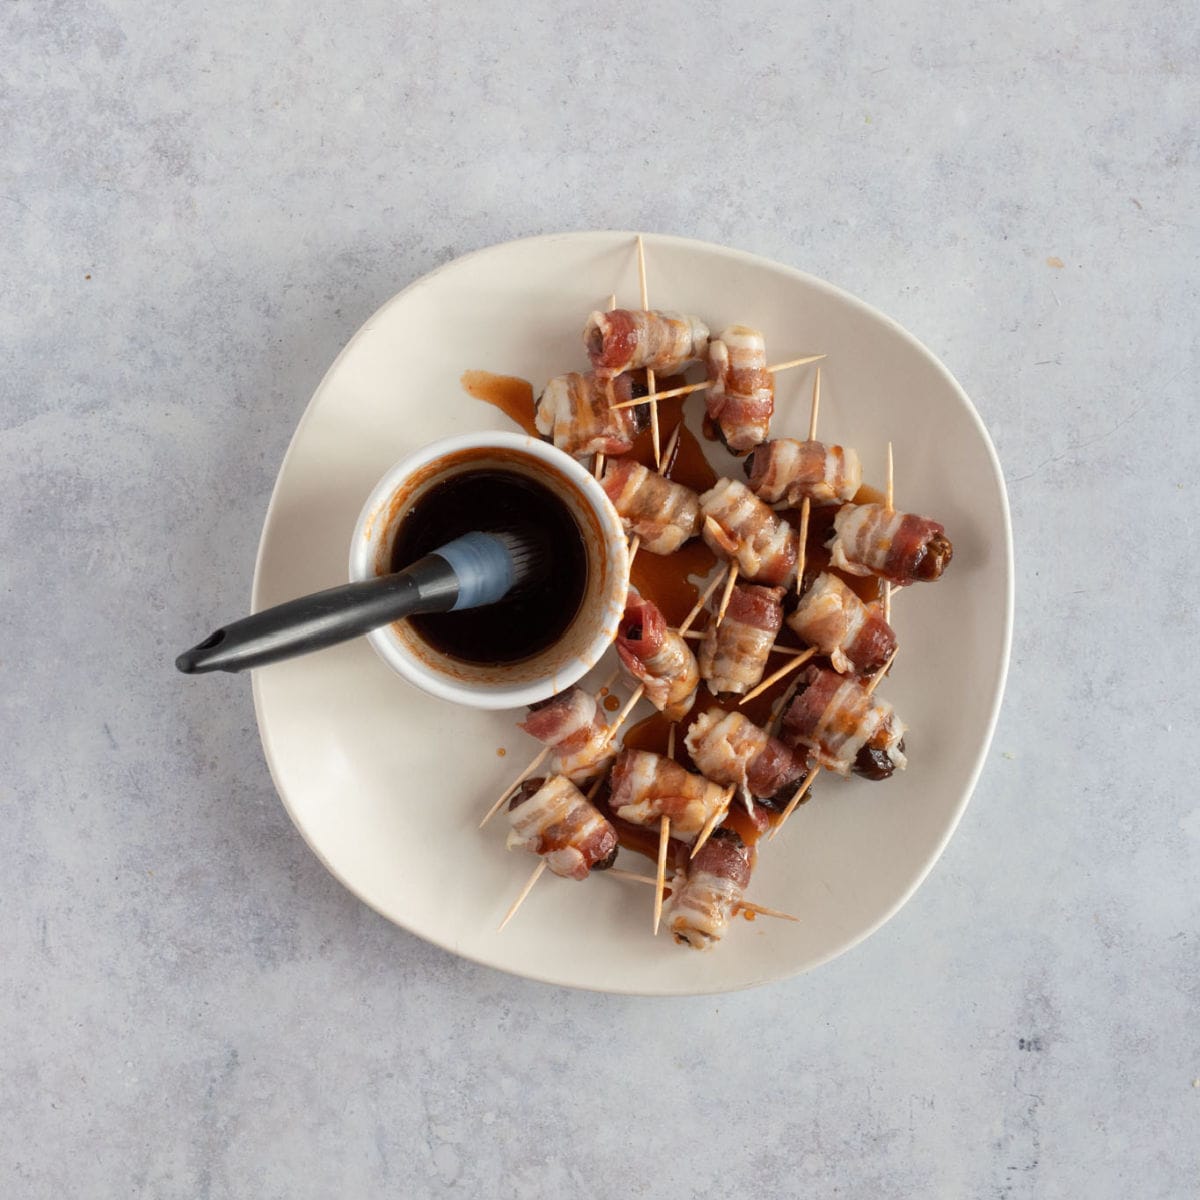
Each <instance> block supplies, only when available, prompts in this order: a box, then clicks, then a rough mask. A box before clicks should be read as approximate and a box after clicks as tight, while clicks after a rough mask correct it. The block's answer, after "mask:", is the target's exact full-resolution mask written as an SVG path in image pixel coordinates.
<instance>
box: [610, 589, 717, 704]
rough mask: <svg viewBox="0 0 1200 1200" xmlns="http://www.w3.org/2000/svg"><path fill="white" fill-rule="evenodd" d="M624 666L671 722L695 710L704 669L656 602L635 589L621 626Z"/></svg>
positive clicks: (619, 643) (619, 647)
mask: <svg viewBox="0 0 1200 1200" xmlns="http://www.w3.org/2000/svg"><path fill="white" fill-rule="evenodd" d="M617 656H618V657H619V658H620V660H621V665H622V666H623V667H624V668H625V670H626V671H628V672H629V674H630V675H632V676H633V678H634V679H636V680H637V681H638V682H639V683H641V684H642V685H643V687H644V688H645V689H646V698H647V699H648V700H649V701H650V703H651V704H653V705H654V707H655V708H657V709H658V710H659V712H661V713H662V714H663V715H664V716H666V717H667V718H668V720H671V721H678V720H679V719H680V718H681V717H684V716H686V715H687V713H688V712H689V711H690V710H691V707H692V703H693V702H694V701H695V699H696V689H697V688H698V687H699V686H700V668H699V666H697V664H696V656H695V655H694V654H693V653H692V650H691V647H690V646H689V645H688V644H687V642H686V641H684V639H683V638H682V637H681V636H680V635H679V634H678V633H675V632H674V631H672V630H670V629H668V628H667V619H666V617H664V616H663V615H662V612H661V611H660V610H659V608H658V606H657V605H656V604H653V603H652V602H651V601H649V600H643V599H642V597H641V596H640V595H638V593H637V592H636V591H631V592H630V593H629V596H628V598H627V599H626V601H625V615H624V616H623V617H622V618H621V624H620V626H619V627H618V629H617Z"/></svg>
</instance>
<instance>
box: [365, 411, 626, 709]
mask: <svg viewBox="0 0 1200 1200" xmlns="http://www.w3.org/2000/svg"><path fill="white" fill-rule="evenodd" d="M479 470H499V471H509V472H514V473H516V474H519V475H524V476H527V477H528V478H530V479H532V480H534V481H535V482H537V483H540V484H542V485H543V486H545V487H546V488H548V489H549V490H550V491H551V492H552V493H553V494H554V495H555V496H556V497H557V498H558V499H559V500H561V501H562V503H563V504H564V505H565V506H566V508H567V510H568V511H569V512H570V514H571V516H572V517H573V518H574V520H575V523H576V525H578V527H579V530H580V533H581V534H582V537H583V544H584V548H585V551H586V556H587V583H586V586H585V588H584V593H583V600H582V602H581V603H580V605H579V611H578V612H577V613H576V614H575V618H574V620H573V621H572V622H571V623H570V625H568V626H567V628H566V630H565V631H564V632H563V634H562V636H561V637H559V638H558V640H557V641H555V642H553V643H552V644H551V645H549V646H547V647H545V648H544V649H542V650H540V651H539V652H538V653H536V654H534V655H532V656H531V657H529V658H526V659H522V660H521V661H520V662H513V663H497V664H490V663H488V664H485V663H472V662H465V661H463V660H461V659H458V658H452V657H450V656H449V655H447V654H444V653H442V652H441V651H440V650H438V649H437V648H435V647H434V646H432V645H430V644H429V643H428V642H427V641H425V640H424V639H423V638H422V637H421V636H420V635H419V634H418V633H417V631H416V630H415V629H414V628H413V626H412V624H411V622H409V621H395V622H393V623H392V624H391V625H387V626H384V627H383V628H381V629H375V630H373V631H372V632H371V633H369V634H367V640H368V641H369V642H370V643H371V645H372V646H373V647H374V648H375V652H376V653H377V654H378V655H379V657H380V658H382V659H383V661H384V662H385V663H387V664H388V666H389V667H391V668H392V669H393V670H394V671H396V672H397V673H398V674H399V675H401V676H402V677H403V678H404V679H406V680H408V682H409V683H411V684H414V685H415V686H417V687H419V688H421V689H422V690H423V691H426V692H428V693H429V694H430V695H431V696H437V697H438V698H439V699H441V700H450V701H452V702H453V703H455V704H466V705H470V706H471V707H473V708H490V709H502V708H519V707H520V706H522V705H525V704H536V703H537V702H538V701H539V700H547V699H549V698H550V697H551V696H553V695H556V694H557V693H558V692H561V691H562V690H563V689H564V688H568V687H570V686H571V684H573V683H576V682H577V681H578V680H579V679H581V678H582V677H583V676H584V675H586V674H587V672H588V671H590V670H591V669H592V667H594V666H595V665H596V663H597V662H599V661H600V658H601V656H602V655H603V654H604V652H605V650H607V649H608V647H609V646H610V645H612V642H613V639H614V638H615V637H616V635H617V625H618V623H619V622H620V620H621V616H622V614H623V613H624V611H625V597H626V593H627V592H628V590H629V552H628V547H627V546H626V543H625V532H624V530H623V528H622V526H621V519H620V517H618V516H617V513H616V510H615V509H614V508H613V506H612V503H611V502H610V501H609V499H608V497H607V496H606V495H605V494H604V489H603V488H602V487H601V486H600V485H599V483H597V482H596V480H595V479H593V478H592V476H591V474H590V473H589V472H587V471H585V470H584V469H583V467H581V466H580V465H579V463H577V462H576V461H575V460H574V459H573V458H571V457H570V456H569V455H567V454H564V453H563V452H562V451H561V450H558V449H556V448H555V447H554V446H551V445H550V444H549V443H547V442H543V441H539V440H538V439H537V438H533V437H529V436H527V435H526V434H522V433H496V432H491V433H477V434H464V435H462V436H459V437H450V438H443V439H442V440H441V441H438V442H434V443H432V444H431V445H429V446H426V447H424V449H421V450H418V451H416V452H415V453H413V454H410V455H409V456H408V457H407V458H403V459H401V460H400V461H399V462H398V463H396V465H395V466H394V467H392V468H391V470H389V471H388V472H387V474H385V475H384V477H383V478H382V479H381V480H380V481H379V483H378V484H377V485H376V486H375V490H374V491H373V492H372V493H371V495H370V496H369V497H368V499H367V502H366V504H365V505H364V506H363V510H362V512H361V513H360V514H359V518H358V523H357V524H356V525H355V527H354V537H353V540H352V541H351V543H350V579H351V580H352V581H357V580H361V579H372V578H374V577H375V576H377V575H386V574H387V573H388V572H389V571H390V570H391V560H392V548H393V542H394V540H395V536H396V531H397V529H399V527H400V524H401V523H402V522H403V521H404V519H405V517H406V516H407V515H408V513H409V512H410V510H411V509H412V507H413V505H414V504H416V503H417V502H418V501H419V500H420V499H421V497H422V496H424V495H425V494H426V493H427V492H428V491H429V490H430V489H431V488H433V487H436V486H437V485H438V484H440V483H443V482H444V481H445V480H447V479H450V478H452V477H453V476H455V475H458V474H461V473H463V472H466V471H479ZM447 540H449V539H447Z"/></svg>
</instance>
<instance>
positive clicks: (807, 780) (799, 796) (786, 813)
mask: <svg viewBox="0 0 1200 1200" xmlns="http://www.w3.org/2000/svg"><path fill="white" fill-rule="evenodd" d="M820 771H821V764H820V763H817V765H816V766H815V767H813V768H812V770H811V771H809V773H808V774H807V775H805V777H804V782H803V783H802V784H801V785H800V787H799V788H798V789H797V791H796V794H795V795H794V796H793V797H792V798H791V799H790V800H789V801H788V806H787V808H785V809H784V810H783V815H782V816H781V817H780V818H779V821H778V823H777V824H776V826H775V828H774V829H772V830H771V832H770V834H769V835H768V839H767V840H768V841H771V840H774V838H775V835H776V834H777V833H778V832H779V831H780V830H781V829H782V828H783V823H784V822H785V821H786V820H787V819H788V817H790V816H791V815H792V813H794V812H795V811H796V806H797V805H798V804H799V803H800V801H801V800H803V799H804V796H805V793H807V791H808V789H809V788H810V787H812V781H813V780H814V779H816V777H817V776H818V775H819V774H820Z"/></svg>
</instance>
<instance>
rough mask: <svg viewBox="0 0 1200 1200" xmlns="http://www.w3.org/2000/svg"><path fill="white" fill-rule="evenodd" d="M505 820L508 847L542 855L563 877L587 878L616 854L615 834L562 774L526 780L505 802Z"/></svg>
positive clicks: (609, 861) (607, 863)
mask: <svg viewBox="0 0 1200 1200" xmlns="http://www.w3.org/2000/svg"><path fill="white" fill-rule="evenodd" d="M508 820H509V824H510V825H511V826H512V828H511V829H510V830H509V834H508V840H507V843H506V845H507V846H508V849H509V850H515V849H518V848H519V849H521V850H528V851H530V852H532V853H533V854H538V855H540V856H541V857H542V858H544V859H545V860H546V866H548V867H549V868H550V870H551V871H553V872H554V873H555V875H561V876H562V877H563V878H564V879H586V878H587V875H588V872H589V871H593V870H596V871H600V870H603V869H604V868H605V867H611V866H612V864H613V859H615V858H616V856H617V831H616V830H615V829H614V828H613V827H612V825H611V824H610V823H609V822H608V821H607V820H605V818H604V816H603V815H602V814H601V813H600V810H599V809H597V808H596V807H595V806H594V805H592V804H590V803H589V802H588V800H587V799H586V797H585V796H584V794H583V793H582V792H581V791H580V790H579V789H578V788H577V787H576V786H575V785H574V784H573V783H572V782H571V781H570V780H569V779H564V778H563V776H561V775H553V776H551V777H550V778H549V779H527V780H526V781H525V782H524V783H523V784H522V785H521V787H520V789H519V790H518V791H517V794H516V795H515V796H514V797H513V798H512V800H511V802H510V803H509V809H508Z"/></svg>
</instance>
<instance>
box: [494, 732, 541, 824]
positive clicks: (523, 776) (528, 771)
mask: <svg viewBox="0 0 1200 1200" xmlns="http://www.w3.org/2000/svg"><path fill="white" fill-rule="evenodd" d="M553 749H554V747H553V746H543V747H542V751H541V753H540V754H539V755H538V756H537V757H536V758H535V759H534V760H533V762H531V763H530V764H529V766H527V767H526V768H525V770H523V771H522V772H521V773H520V775H518V776H517V777H516V779H514V780H513V781H512V783H510V784H509V785H508V787H507V788H505V789H504V791H503V792H501V793H500V799H499V800H497V801H496V803H495V804H493V805H492V807H491V808H489V809H488V810H487V813H486V814H485V815H484V818H483V820H482V821H480V822H479V828H480V829H482V828H483V827H484V826H485V825H486V824H487V823H488V822H489V821H490V820H491V819H492V818H493V817H494V816H495V815H496V814H497V813H498V812H499V811H500V809H501V807H502V806H503V804H504V802H505V800H507V799H508V798H509V796H511V795H512V794H513V792H515V791H516V790H517V788H519V787H520V786H521V784H523V783H524V782H525V780H527V779H528V778H529V777H530V775H532V774H533V773H534V771H536V770H537V769H538V767H540V766H541V765H542V763H544V762H545V761H546V756H547V755H548V754H549V753H550V751H551V750H553Z"/></svg>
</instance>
